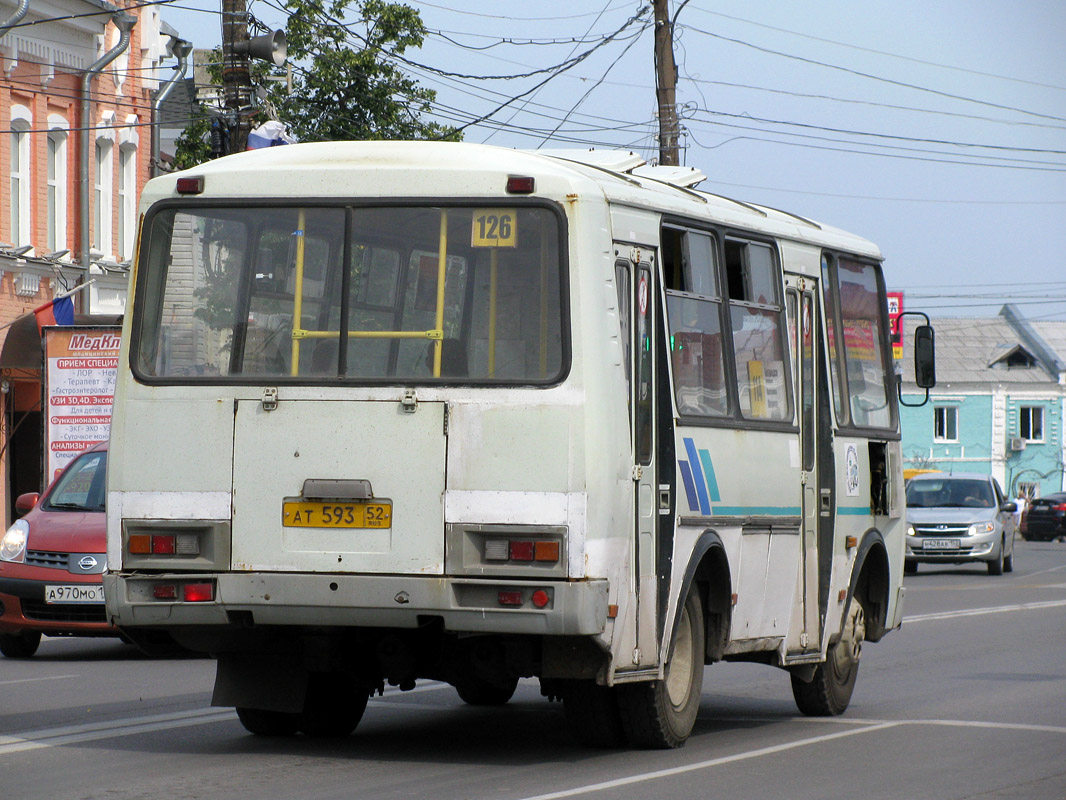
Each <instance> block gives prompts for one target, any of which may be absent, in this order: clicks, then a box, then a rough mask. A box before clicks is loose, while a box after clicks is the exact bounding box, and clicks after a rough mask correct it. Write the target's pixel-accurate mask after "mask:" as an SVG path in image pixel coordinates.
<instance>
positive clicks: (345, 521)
mask: <svg viewBox="0 0 1066 800" xmlns="http://www.w3.org/2000/svg"><path fill="white" fill-rule="evenodd" d="M281 524H282V525H283V526H285V527H286V528H389V527H392V503H382V502H377V503H352V502H339V503H317V502H314V503H312V502H307V501H304V500H300V501H292V500H288V501H285V502H283V503H282V504H281Z"/></svg>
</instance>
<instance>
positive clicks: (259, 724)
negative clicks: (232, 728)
mask: <svg viewBox="0 0 1066 800" xmlns="http://www.w3.org/2000/svg"><path fill="white" fill-rule="evenodd" d="M237 719H239V720H240V721H241V725H243V726H244V729H245V730H246V731H248V733H254V734H255V735H256V736H293V735H294V734H295V733H296V731H297V730H298V729H299V727H300V715H299V714H295V713H292V712H287V711H267V710H266V709H262V708H242V707H240V706H238V707H237Z"/></svg>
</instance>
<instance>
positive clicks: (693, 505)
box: [677, 461, 700, 511]
mask: <svg viewBox="0 0 1066 800" xmlns="http://www.w3.org/2000/svg"><path fill="white" fill-rule="evenodd" d="M677 464H678V466H679V467H681V480H682V481H683V482H684V484H685V494H686V495H688V508H689V511H698V510H699V507H700V504H699V500H698V499H697V497H696V484H694V483H693V482H692V470H691V469H689V466H688V462H687V461H678V462H677Z"/></svg>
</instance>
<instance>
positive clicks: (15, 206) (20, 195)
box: [8, 106, 30, 245]
mask: <svg viewBox="0 0 1066 800" xmlns="http://www.w3.org/2000/svg"><path fill="white" fill-rule="evenodd" d="M20 112H21V113H20ZM11 117H12V119H11V130H10V133H9V135H10V137H11V173H10V182H9V184H8V185H9V187H10V189H11V195H10V197H11V219H10V222H11V243H12V244H14V245H26V244H30V116H29V111H28V109H26V108H25V107H23V106H15V107H13V108H12V110H11Z"/></svg>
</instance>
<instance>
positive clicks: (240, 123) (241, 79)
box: [222, 0, 252, 154]
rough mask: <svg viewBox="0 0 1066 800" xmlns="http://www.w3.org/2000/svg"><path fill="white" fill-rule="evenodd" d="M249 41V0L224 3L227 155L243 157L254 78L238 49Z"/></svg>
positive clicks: (224, 92)
mask: <svg viewBox="0 0 1066 800" xmlns="http://www.w3.org/2000/svg"><path fill="white" fill-rule="evenodd" d="M247 41H248V10H247V7H246V5H245V0H222V87H223V97H224V100H225V109H226V112H225V118H224V120H223V126H224V127H225V128H226V130H227V132H228V134H229V136H228V141H227V142H226V143H225V145H224V147H223V150H224V153H223V154H228V153H240V152H241V151H243V150H244V148H245V146H246V145H247V142H248V131H249V126H248V116H247V110H248V106H249V105H251V94H252V76H251V72H250V70H249V58H248V53H247V51H244V52H237V50H238V48H236V47H235V45H236V44H237V43H238V42H247Z"/></svg>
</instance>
